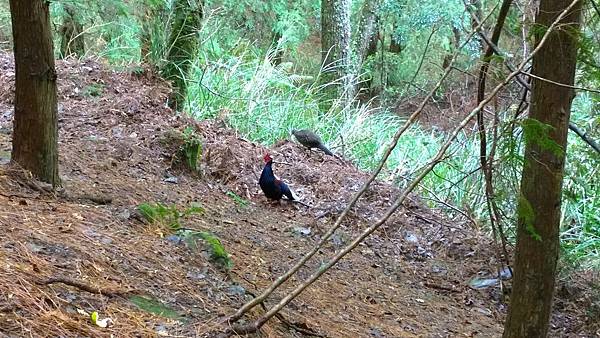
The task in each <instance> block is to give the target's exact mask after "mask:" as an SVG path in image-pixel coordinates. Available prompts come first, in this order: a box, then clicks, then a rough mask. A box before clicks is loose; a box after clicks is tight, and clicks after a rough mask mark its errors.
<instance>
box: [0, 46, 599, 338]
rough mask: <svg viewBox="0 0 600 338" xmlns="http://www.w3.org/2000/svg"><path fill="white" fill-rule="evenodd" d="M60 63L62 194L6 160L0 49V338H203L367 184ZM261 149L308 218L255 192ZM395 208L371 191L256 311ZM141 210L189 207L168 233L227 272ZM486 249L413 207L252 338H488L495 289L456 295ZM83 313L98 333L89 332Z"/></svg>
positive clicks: (99, 68)
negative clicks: (186, 143) (205, 241)
mask: <svg viewBox="0 0 600 338" xmlns="http://www.w3.org/2000/svg"><path fill="white" fill-rule="evenodd" d="M57 68H58V74H59V82H58V83H59V126H60V130H59V137H60V142H59V148H60V176H61V178H62V182H63V186H64V192H63V193H60V194H53V193H51V192H48V191H46V190H45V189H44V187H43V186H40V185H39V184H37V183H36V182H35V181H33V180H31V179H29V178H28V177H27V175H25V174H23V172H22V171H20V170H19V169H18V168H15V167H14V166H12V165H9V164H8V162H9V156H10V150H11V145H10V133H11V130H12V122H11V121H12V111H13V105H12V100H13V92H14V64H13V61H12V57H11V55H10V54H6V53H0V206H1V207H0V231H1V232H2V233H3V235H2V237H1V239H0V258H1V260H0V261H1V263H2V264H1V265H0V336H2V337H25V336H29V337H133V336H137V337H145V336H169V337H201V336H206V335H207V333H208V332H210V331H211V330H213V329H215V327H217V326H216V325H217V324H218V322H219V320H220V319H222V318H223V317H224V316H225V315H229V314H232V313H233V312H234V311H235V309H237V308H238V307H239V306H240V305H242V304H243V303H244V302H245V301H247V300H248V299H251V294H258V293H260V292H261V291H262V290H263V289H264V288H265V287H267V286H268V285H269V284H270V283H271V281H273V280H274V279H275V278H276V277H277V276H279V275H280V274H281V273H283V272H284V271H286V270H287V269H288V268H289V267H291V266H292V265H293V264H294V263H295V262H297V260H298V259H299V258H300V257H301V256H302V255H303V254H304V253H305V252H307V251H308V250H309V249H310V248H311V247H312V246H313V245H314V244H315V243H316V242H318V240H319V239H320V238H321V236H322V235H323V234H324V233H325V232H326V231H327V228H328V227H329V226H331V225H332V224H333V222H334V221H335V218H336V216H337V215H339V213H340V212H341V211H342V210H343V208H344V206H345V205H346V202H347V201H349V199H350V198H351V197H352V195H353V194H354V193H355V192H356V191H357V190H358V189H359V188H360V186H361V185H362V183H363V182H364V181H365V180H366V179H367V178H368V173H364V172H361V171H359V170H358V169H357V168H356V167H355V166H354V165H353V164H352V163H350V162H348V161H345V160H342V159H338V158H334V157H330V156H324V155H323V154H322V153H318V152H312V153H309V152H307V151H305V150H304V149H302V148H301V147H299V146H298V145H297V144H295V143H293V142H290V141H287V140H282V141H281V142H279V143H278V144H276V145H274V146H273V147H272V148H269V149H267V148H265V147H263V146H261V145H258V144H255V143H252V142H249V141H247V140H244V139H243V138H242V137H240V136H239V135H237V134H236V132H235V131H234V130H232V129H229V128H227V127H226V125H225V123H224V122H223V121H219V120H216V121H204V122H196V121H193V120H191V119H189V118H186V117H182V116H177V115H176V114H174V112H173V111H171V110H170V109H169V108H166V107H165V101H166V98H167V95H168V93H169V88H168V86H166V85H165V84H164V83H162V82H161V81H159V80H158V79H156V78H155V77H154V76H152V75H151V74H150V73H148V72H142V73H139V72H131V71H114V70H110V68H109V67H107V66H105V65H102V64H100V63H97V62H95V61H92V60H88V61H83V62H80V61H75V60H68V61H60V62H58V64H57ZM189 126H191V127H192V128H193V130H195V132H196V133H197V135H199V138H200V139H201V141H202V158H201V160H200V174H192V173H190V172H189V171H186V170H184V169H182V168H181V167H180V166H177V165H176V163H175V162H174V161H173V158H174V157H173V156H174V155H175V154H176V153H177V150H178V149H179V148H180V147H181V144H182V142H183V141H182V138H181V134H180V133H179V132H183V131H184V129H185V128H186V127H189ZM267 151H268V152H270V153H271V154H273V155H274V157H275V160H276V161H280V162H284V163H281V164H275V171H276V173H277V174H278V175H279V176H281V177H282V178H284V180H286V181H287V182H288V183H290V185H291V186H292V187H293V188H294V189H295V190H296V192H297V193H298V194H299V195H301V196H302V197H303V201H304V202H305V203H308V204H310V205H311V206H312V207H311V208H307V207H305V206H302V205H299V204H289V203H286V202H282V203H281V204H273V203H270V202H268V201H267V200H266V199H265V198H264V196H263V195H262V193H261V192H260V190H259V188H258V185H257V181H258V176H259V174H260V171H261V168H262V165H263V164H262V157H263V155H264V154H265V152H267ZM397 195H398V190H397V189H396V188H394V187H392V186H389V185H387V184H385V183H382V182H376V183H374V184H373V186H372V188H370V189H369V190H368V192H367V193H366V195H365V197H364V198H362V199H361V201H360V202H359V204H358V205H357V206H356V207H355V208H354V209H353V211H352V212H351V213H350V215H349V217H348V218H347V219H346V221H345V222H344V223H343V225H342V227H341V228H340V229H339V230H338V231H337V232H336V234H335V235H334V236H333V237H332V239H331V240H330V241H329V242H328V245H326V246H325V247H324V248H323V249H321V250H320V251H319V252H318V254H317V255H316V257H315V258H314V259H313V260H312V261H311V262H310V263H309V264H308V266H307V267H306V268H304V269H302V270H300V272H299V275H298V276H297V277H295V278H292V280H291V281H289V282H288V283H286V284H284V286H283V287H282V288H281V290H279V291H277V292H275V294H274V295H273V296H272V297H270V298H269V300H268V301H267V306H268V305H273V304H274V303H275V302H276V301H278V300H279V299H281V298H282V296H283V295H284V294H285V293H286V291H288V290H290V289H291V288H292V286H293V285H295V284H297V283H298V282H299V281H300V280H302V279H304V278H306V277H307V276H309V275H310V273H311V271H313V270H314V269H316V268H318V267H319V266H320V264H321V263H322V262H325V261H326V260H327V258H328V257H331V256H332V255H333V254H334V252H335V251H336V250H339V249H340V248H341V247H342V246H343V245H344V244H347V243H348V242H349V241H350V240H351V239H352V238H353V237H354V236H356V235H357V234H358V232H359V231H361V230H363V229H365V227H367V226H368V225H370V224H372V222H373V221H374V220H375V219H377V218H378V217H379V216H380V215H381V214H382V213H383V211H384V210H385V209H386V208H387V207H388V206H390V205H391V204H392V202H393V199H394V198H395V197H396V196H397ZM147 202H149V203H153V202H161V203H164V204H167V205H175V206H177V207H178V208H179V209H180V210H184V209H185V208H187V207H189V206H190V205H192V203H199V204H200V205H201V206H202V207H203V208H204V212H203V213H201V214H192V215H189V216H186V217H183V218H182V219H181V222H182V224H183V226H185V227H186V228H192V229H197V230H201V231H210V232H212V233H213V234H215V235H216V236H218V238H219V239H220V240H221V242H222V244H223V245H224V247H225V249H226V250H227V252H228V253H229V254H230V256H231V259H232V261H233V267H232V268H231V270H229V271H227V270H224V269H223V268H222V267H219V266H218V265H217V264H215V263H214V262H213V261H212V260H211V257H210V254H208V249H207V248H204V247H203V246H200V247H197V248H196V247H194V246H191V245H187V244H186V242H184V241H181V240H180V238H179V237H177V236H173V234H174V232H173V231H172V230H170V229H169V228H168V227H165V226H162V225H159V224H150V223H148V222H145V221H144V220H142V218H141V217H140V216H139V213H138V212H137V211H136V210H137V209H136V208H137V206H138V205H139V204H141V203H147ZM492 248H493V244H492V242H491V241H490V240H489V238H488V237H486V236H485V235H484V234H483V233H482V232H481V231H479V230H478V229H476V228H474V227H473V226H472V225H470V224H469V223H463V222H458V221H452V220H448V219H445V218H444V216H443V215H442V214H441V213H439V212H437V211H434V210H430V209H428V208H426V207H425V206H424V205H423V204H422V203H421V202H419V201H418V200H417V199H414V200H410V201H409V202H407V203H406V204H405V205H404V206H403V207H402V208H401V209H400V210H398V211H397V212H396V213H395V215H394V216H393V217H392V218H391V219H390V220H389V221H388V222H387V223H386V224H385V225H384V226H383V227H382V228H381V229H380V230H378V231H377V232H376V233H374V234H373V235H372V236H371V237H369V238H368V239H367V240H366V241H365V242H364V243H363V244H361V245H360V246H359V247H357V248H356V250H354V252H352V253H351V254H349V255H348V256H347V257H345V258H344V259H343V260H342V261H341V262H340V263H339V264H338V265H336V266H335V267H334V268H333V269H332V270H330V271H329V272H328V273H326V274H325V275H323V276H322V278H321V279H320V280H319V281H317V282H316V283H315V284H314V285H312V286H311V287H310V288H308V289H307V290H306V291H305V292H304V293H302V294H301V295H300V296H299V297H298V298H297V299H295V300H294V301H292V302H291V303H290V304H289V305H288V306H287V307H285V308H284V310H283V311H282V314H283V316H284V317H285V319H286V321H285V322H282V321H280V320H278V319H272V320H271V321H269V322H268V323H267V324H266V325H265V326H264V327H263V328H262V329H261V331H260V332H259V333H258V334H256V335H255V336H257V337H308V335H307V334H305V333H301V332H300V331H302V330H300V331H299V330H297V329H295V328H294V327H303V328H309V329H310V330H312V331H314V332H316V333H319V334H320V335H322V336H326V337H377V338H380V337H458V336H467V337H497V336H500V335H501V333H502V323H503V320H504V318H505V315H506V303H505V302H504V301H503V300H502V297H501V295H502V291H501V289H500V287H499V286H498V285H494V286H492V287H490V288H485V289H480V290H475V289H472V288H470V287H469V281H470V280H471V279H472V278H474V277H485V276H493V275H494V270H495V268H496V266H497V264H496V262H495V259H494V258H493V257H494V256H495V253H494V250H493V249H492ZM599 279H600V277H599V276H598V275H594V274H593V273H590V272H588V273H572V274H570V277H568V278H561V279H559V282H558V287H557V290H558V291H557V297H556V301H555V310H554V316H553V318H552V324H551V335H552V336H556V337H592V336H598V335H599V334H600V323H599V320H598V317H597V316H598V314H599V313H600V309H599V308H600V296H599V295H598V293H600V291H598V288H596V289H594V288H593V287H592V285H594V283H595V285H596V286H597V285H598V281H599ZM509 284H510V283H509ZM594 290H595V291H594ZM136 295H137V296H143V297H145V298H143V299H145V301H140V298H139V297H138V298H135V296H136ZM140 302H145V305H144V304H141V303H140ZM134 303H135V304H138V306H136V305H135V304H134ZM93 311H97V312H98V314H99V316H100V318H107V317H108V318H110V319H111V320H112V321H113V323H112V325H111V326H109V327H107V328H101V327H99V326H96V325H94V324H93V323H91V321H90V319H89V313H91V312H93ZM262 312H263V310H262V309H260V308H257V309H255V310H253V311H251V313H250V314H249V315H247V317H246V318H245V319H246V320H249V319H250V318H251V317H253V316H254V317H255V316H257V315H258V314H259V313H262ZM86 313H87V314H86ZM156 313H162V315H157V314H156ZM286 322H287V323H286ZM294 323H295V324H294ZM290 324H291V325H290Z"/></svg>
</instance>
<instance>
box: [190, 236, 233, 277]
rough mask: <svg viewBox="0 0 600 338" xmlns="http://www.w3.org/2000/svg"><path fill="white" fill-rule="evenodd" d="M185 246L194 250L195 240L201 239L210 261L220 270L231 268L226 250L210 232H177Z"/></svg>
mask: <svg viewBox="0 0 600 338" xmlns="http://www.w3.org/2000/svg"><path fill="white" fill-rule="evenodd" d="M178 234H179V235H181V236H182V237H183V238H184V240H185V242H186V244H187V245H188V246H189V247H191V248H196V240H198V239H201V240H202V241H204V243H206V244H207V245H208V247H209V248H210V251H211V259H212V260H213V261H214V262H215V263H216V264H218V265H219V266H221V267H222V268H224V269H226V270H229V269H231V268H232V267H233V261H232V260H231V258H230V257H229V254H228V253H227V250H226V249H225V247H224V246H223V244H222V243H221V241H220V240H219V238H218V237H217V236H215V235H213V234H211V233H210V232H205V231H195V230H190V229H181V230H179V231H178Z"/></svg>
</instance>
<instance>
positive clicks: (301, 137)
mask: <svg viewBox="0 0 600 338" xmlns="http://www.w3.org/2000/svg"><path fill="white" fill-rule="evenodd" d="M292 134H293V135H294V136H295V137H296V139H297V140H298V142H300V144H302V145H303V146H305V147H306V148H308V149H312V148H319V149H321V150H322V151H323V152H324V153H325V154H327V155H331V156H333V153H332V152H331V151H330V150H329V149H327V147H326V146H325V145H324V144H323V141H321V138H320V137H319V135H317V134H315V133H313V132H312V131H310V130H308V129H302V130H292Z"/></svg>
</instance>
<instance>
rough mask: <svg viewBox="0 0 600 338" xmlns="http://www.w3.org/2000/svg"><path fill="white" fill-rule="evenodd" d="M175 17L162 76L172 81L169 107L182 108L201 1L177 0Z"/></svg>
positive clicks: (199, 21)
mask: <svg viewBox="0 0 600 338" xmlns="http://www.w3.org/2000/svg"><path fill="white" fill-rule="evenodd" d="M174 7H175V19H174V23H173V26H172V27H171V32H170V38H169V46H170V49H169V53H168V55H167V65H166V66H165V69H163V72H162V75H163V77H164V78H165V79H167V80H169V81H171V82H172V84H173V87H174V88H173V93H172V95H171V100H170V106H171V107H172V108H173V109H181V107H182V106H183V104H184V102H185V98H186V95H187V77H188V73H189V71H190V69H191V66H192V63H193V60H194V57H195V55H196V50H197V48H198V43H199V40H198V34H197V32H198V31H199V30H200V26H201V24H202V15H203V12H202V10H203V1H201V0H194V1H189V0H176V1H175V4H174Z"/></svg>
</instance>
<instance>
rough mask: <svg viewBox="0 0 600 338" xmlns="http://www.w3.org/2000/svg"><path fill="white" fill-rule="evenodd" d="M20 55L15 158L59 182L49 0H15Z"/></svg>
mask: <svg viewBox="0 0 600 338" xmlns="http://www.w3.org/2000/svg"><path fill="white" fill-rule="evenodd" d="M10 11H11V21H12V31H13V39H14V54H15V72H16V81H15V115H14V129H13V140H12V146H13V148H12V160H13V161H14V162H16V163H17V164H19V165H21V166H22V167H23V168H25V169H27V170H29V171H31V173H32V174H33V175H34V176H35V177H37V178H38V179H40V180H42V181H44V182H48V183H50V184H52V186H54V187H56V186H59V185H60V179H59V176H58V119H57V111H58V106H57V97H56V96H57V92H56V70H55V66H54V54H53V45H52V34H51V26H50V13H49V8H48V2H47V1H43V0H30V1H22V0H10Z"/></svg>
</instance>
